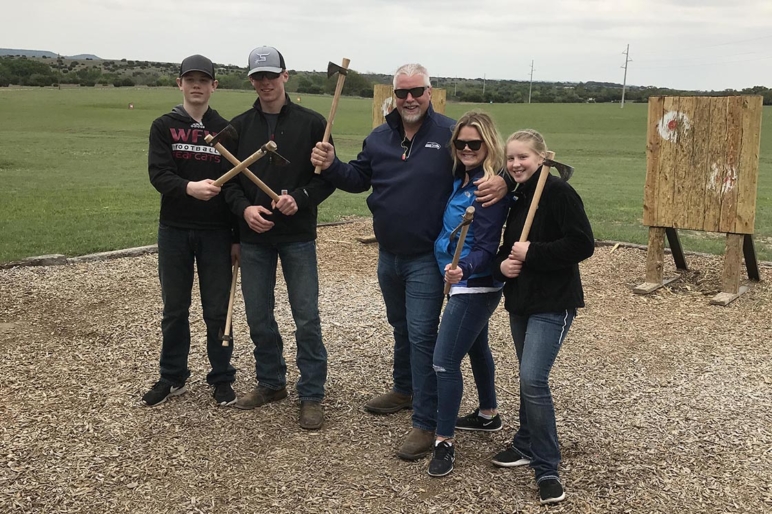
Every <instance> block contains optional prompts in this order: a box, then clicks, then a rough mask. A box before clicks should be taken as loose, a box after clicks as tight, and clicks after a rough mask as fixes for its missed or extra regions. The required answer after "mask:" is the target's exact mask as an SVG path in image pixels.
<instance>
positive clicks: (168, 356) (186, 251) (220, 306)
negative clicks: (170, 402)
mask: <svg viewBox="0 0 772 514" xmlns="http://www.w3.org/2000/svg"><path fill="white" fill-rule="evenodd" d="M194 261H195V264H196V268H197V269H198V285H199V289H200V292H201V307H202V309H203V314H204V323H206V353H207V356H208V357H209V364H210V365H211V366H212V369H211V371H210V372H209V374H208V375H207V376H206V381H207V383H209V384H218V383H221V382H233V381H234V380H235V377H236V370H235V369H234V368H233V366H231V364H230V361H231V354H232V353H233V345H232V344H231V345H229V346H223V345H222V341H220V330H222V329H224V328H225V318H226V317H227V314H228V299H229V297H230V288H231V276H232V275H231V273H232V270H231V231H230V230H228V229H221V230H189V229H180V228H174V227H169V226H167V225H163V224H160V225H159V226H158V278H159V279H160V281H161V297H162V299H163V304H164V310H163V320H162V321H161V332H162V334H163V344H162V346H161V359H160V368H161V380H163V381H164V382H169V383H171V384H175V385H181V384H184V383H185V381H186V380H187V379H188V377H189V376H190V370H189V369H188V354H189V353H190V321H189V316H190V302H191V291H192V289H193V263H194Z"/></svg>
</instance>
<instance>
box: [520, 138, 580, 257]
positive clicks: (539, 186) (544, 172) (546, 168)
mask: <svg viewBox="0 0 772 514" xmlns="http://www.w3.org/2000/svg"><path fill="white" fill-rule="evenodd" d="M554 157H555V152H547V158H546V159H544V162H543V163H542V165H541V173H540V174H539V181H538V182H537V183H536V190H535V191H534V192H533V200H531V206H530V207H529V208H528V215H527V216H526V218H525V225H523V232H522V233H521V234H520V240H519V242H520V243H524V242H525V241H527V240H528V233H529V232H530V231H531V225H532V224H533V217H534V216H535V215H536V209H538V208H539V200H540V199H541V193H542V191H544V184H545V183H546V182H547V177H548V176H549V174H550V166H551V165H554V164H558V163H556V162H555V161H553V160H552V159H553V158H554ZM563 166H566V165H565V164H561V167H563ZM567 168H568V169H570V172H569V173H568V177H569V178H570V177H571V173H573V171H574V168H572V167H571V166H567ZM556 169H557V170H558V173H560V177H561V178H563V177H564V175H563V171H560V169H559V168H557V166H556ZM564 171H567V170H565V168H564ZM563 180H568V178H564V179H563Z"/></svg>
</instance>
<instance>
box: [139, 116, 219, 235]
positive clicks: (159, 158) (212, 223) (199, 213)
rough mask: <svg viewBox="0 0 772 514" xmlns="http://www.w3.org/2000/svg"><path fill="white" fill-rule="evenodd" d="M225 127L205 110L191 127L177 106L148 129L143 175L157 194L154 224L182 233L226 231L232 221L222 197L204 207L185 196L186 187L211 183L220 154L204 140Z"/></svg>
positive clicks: (193, 121)
mask: <svg viewBox="0 0 772 514" xmlns="http://www.w3.org/2000/svg"><path fill="white" fill-rule="evenodd" d="M227 125H228V122H227V121H226V120H225V119H224V118H223V117H222V116H220V115H219V114H218V113H217V111H215V110H214V109H212V108H211V107H210V108H209V109H207V111H206V113H204V116H203V118H202V120H201V123H199V122H197V121H196V120H194V119H193V118H191V117H190V115H189V114H188V113H187V112H185V109H184V108H183V107H182V105H178V106H177V107H175V108H174V109H172V112H170V113H168V114H164V115H163V116H161V117H160V118H157V119H156V120H155V121H154V122H153V125H152V126H151V127H150V149H149V151H148V155H147V160H148V166H147V168H148V173H149V174H150V182H151V183H152V184H153V186H154V187H155V188H156V189H157V190H158V192H159V193H161V216H160V222H161V223H163V224H164V225H168V226H171V227H176V228H183V229H218V228H231V227H232V226H233V219H232V216H231V214H230V210H229V209H228V206H227V205H226V203H225V198H224V195H223V194H222V192H221V193H220V194H219V195H217V196H215V197H214V198H212V199H211V200H208V201H203V200H197V199H196V198H193V197H192V196H188V194H187V192H186V188H187V185H188V182H197V181H199V180H204V179H207V178H209V179H212V180H214V179H217V178H218V177H219V176H220V175H221V169H220V166H221V165H220V161H221V160H224V159H222V158H221V157H220V154H219V153H218V152H217V151H216V150H215V149H214V148H212V147H210V146H209V145H208V144H207V143H206V141H204V136H206V135H207V134H212V135H216V134H217V133H218V132H219V131H220V130H222V129H223V128H225V126H227Z"/></svg>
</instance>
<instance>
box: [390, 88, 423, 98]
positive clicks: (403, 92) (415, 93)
mask: <svg viewBox="0 0 772 514" xmlns="http://www.w3.org/2000/svg"><path fill="white" fill-rule="evenodd" d="M427 89H428V86H421V87H411V88H410V89H395V90H394V96H396V97H397V98H399V99H400V100H404V99H405V98H407V94H408V93H410V95H411V96H412V97H413V98H421V97H422V96H424V91H426V90H427Z"/></svg>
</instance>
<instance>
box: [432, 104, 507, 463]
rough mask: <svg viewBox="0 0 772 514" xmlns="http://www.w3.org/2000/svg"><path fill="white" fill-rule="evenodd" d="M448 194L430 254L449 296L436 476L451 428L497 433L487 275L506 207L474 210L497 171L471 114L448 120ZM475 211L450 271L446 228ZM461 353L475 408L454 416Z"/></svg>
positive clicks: (449, 458)
mask: <svg viewBox="0 0 772 514" xmlns="http://www.w3.org/2000/svg"><path fill="white" fill-rule="evenodd" d="M451 144H452V148H451V152H452V157H453V173H454V178H455V181H454V183H453V192H452V193H451V196H450V199H449V200H448V203H447V205H446V207H445V214H444V216H443V227H442V232H441V233H440V235H439V237H438V238H437V240H436V242H435V245H434V254H435V257H436V258H437V263H438V265H439V268H440V272H441V273H442V274H444V276H445V281H446V282H447V283H449V284H451V288H450V299H449V300H448V304H447V306H446V307H445V311H444V313H443V316H442V321H441V323H440V328H439V333H438V335H437V345H436V347H435V349H434V370H435V372H436V374H437V399H438V404H437V433H436V437H435V445H434V454H433V458H432V461H431V462H430V463H429V475H431V476H433V477H441V476H445V475H447V474H449V473H450V472H451V471H453V463H454V461H455V444H454V440H453V436H454V430H455V429H456V428H458V429H463V430H483V431H495V430H500V429H501V426H502V425H501V418H500V417H499V415H498V414H497V412H496V408H497V404H496V390H495V386H494V363H493V356H492V355H491V351H490V348H489V346H488V319H489V318H490V316H491V314H493V311H494V310H496V307H497V306H498V304H499V301H500V300H501V294H502V293H501V290H502V288H503V287H504V283H503V282H501V281H499V280H497V279H495V278H494V277H493V259H494V257H495V256H496V251H497V250H498V247H499V242H500V240H501V229H502V226H503V224H504V220H505V219H506V216H507V211H508V207H509V202H507V201H502V202H498V203H496V204H494V205H492V206H490V207H482V205H481V204H480V203H478V202H476V201H475V198H476V197H475V190H476V189H477V186H476V185H475V183H476V181H478V180H479V179H485V180H487V179H490V178H492V177H494V176H495V175H496V174H497V172H498V171H499V170H501V169H502V167H503V166H504V150H503V145H502V143H501V140H500V137H499V134H498V131H497V130H496V126H495V125H494V123H493V120H492V119H491V118H490V116H488V115H487V114H485V113H482V112H476V111H471V112H468V113H466V114H464V115H463V116H462V117H461V118H460V119H459V120H458V122H457V123H456V127H455V129H454V130H453V134H452V136H451ZM470 206H473V207H474V208H475V214H474V221H473V222H472V224H471V225H470V227H469V229H468V232H467V235H466V238H465V240H464V246H463V248H462V250H461V256H460V259H459V261H458V267H456V268H455V269H451V264H450V263H451V261H452V259H453V255H454V253H455V251H456V247H457V245H458V243H459V238H458V237H454V233H453V230H454V228H455V227H457V226H458V225H459V224H460V223H461V220H462V217H463V215H464V212H465V211H466V209H467V207H470ZM467 354H469V360H470V363H471V365H472V372H473V374H474V380H475V384H476V385H477V394H478V399H479V408H478V409H476V410H475V411H474V412H473V413H472V414H469V415H468V416H465V417H462V418H458V419H457V416H458V411H459V408H460V406H461V397H462V395H463V387H464V386H463V379H462V376H461V361H462V360H463V358H464V356H465V355H467Z"/></svg>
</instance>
